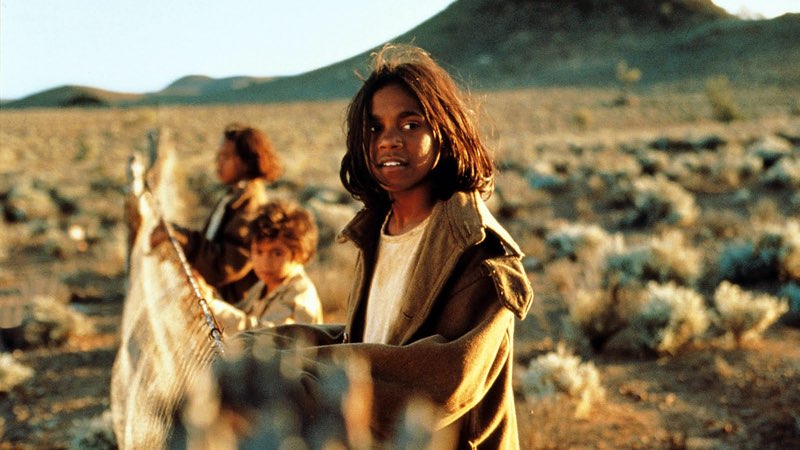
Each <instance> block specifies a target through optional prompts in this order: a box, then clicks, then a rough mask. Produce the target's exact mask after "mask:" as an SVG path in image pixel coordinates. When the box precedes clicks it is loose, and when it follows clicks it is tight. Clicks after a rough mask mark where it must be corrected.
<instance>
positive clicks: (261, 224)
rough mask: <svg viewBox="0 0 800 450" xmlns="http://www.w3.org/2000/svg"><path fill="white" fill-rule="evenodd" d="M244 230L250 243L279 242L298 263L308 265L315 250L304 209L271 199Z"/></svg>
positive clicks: (313, 230) (311, 225) (314, 233)
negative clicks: (290, 252) (290, 251)
mask: <svg viewBox="0 0 800 450" xmlns="http://www.w3.org/2000/svg"><path fill="white" fill-rule="evenodd" d="M248 231H249V238H250V242H251V243H253V242H258V241H262V240H276V239H278V240H280V241H281V242H283V243H284V244H285V245H286V246H287V247H289V248H290V249H291V250H292V253H293V254H294V259H295V260H296V261H299V262H300V263H302V264H306V263H307V262H309V261H310V260H311V258H312V257H314V254H315V253H316V250H317V236H318V232H317V225H316V223H315V222H314V218H313V217H312V215H311V213H310V212H308V210H306V209H304V208H303V207H301V206H300V205H298V204H296V203H294V202H290V201H288V200H274V201H271V202H269V203H267V204H266V205H264V206H262V207H261V208H260V209H259V210H258V215H257V216H256V218H255V219H253V220H252V221H251V222H250V224H249V227H248Z"/></svg>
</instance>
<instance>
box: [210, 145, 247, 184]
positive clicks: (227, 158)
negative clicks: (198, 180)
mask: <svg viewBox="0 0 800 450" xmlns="http://www.w3.org/2000/svg"><path fill="white" fill-rule="evenodd" d="M246 174H247V167H246V166H245V164H244V161H242V159H241V158H239V155H238V154H237V153H236V145H235V144H234V143H233V142H232V141H229V140H227V139H223V140H222V144H220V146H219V150H217V176H218V177H219V180H220V181H221V182H223V183H224V184H227V185H232V184H236V183H237V182H239V180H242V179H244V177H245V175H246Z"/></svg>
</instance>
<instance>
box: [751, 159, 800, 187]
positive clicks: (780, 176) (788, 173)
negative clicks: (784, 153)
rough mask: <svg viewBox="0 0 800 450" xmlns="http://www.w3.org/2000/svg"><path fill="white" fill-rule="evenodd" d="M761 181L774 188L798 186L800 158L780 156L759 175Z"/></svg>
mask: <svg viewBox="0 0 800 450" xmlns="http://www.w3.org/2000/svg"><path fill="white" fill-rule="evenodd" d="M761 182H762V183H764V184H765V185H767V186H772V187H776V188H797V187H800V160H798V159H796V158H792V157H788V158H781V159H780V160H779V161H778V162H776V163H775V164H774V165H773V166H772V167H770V168H769V169H768V170H767V171H766V172H764V174H763V175H762V176H761Z"/></svg>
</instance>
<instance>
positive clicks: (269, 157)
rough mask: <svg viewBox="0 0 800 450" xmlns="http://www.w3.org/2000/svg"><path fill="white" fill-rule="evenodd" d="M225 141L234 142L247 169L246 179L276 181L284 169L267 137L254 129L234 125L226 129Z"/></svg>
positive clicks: (237, 153) (237, 152)
mask: <svg viewBox="0 0 800 450" xmlns="http://www.w3.org/2000/svg"><path fill="white" fill-rule="evenodd" d="M223 136H224V138H225V140H227V141H230V142H233V145H234V148H235V149H236V155H238V156H239V159H241V160H242V162H244V164H245V166H246V167H247V170H248V172H247V174H246V175H245V178H247V179H253V178H265V179H266V180H267V181H270V182H271V181H275V180H277V179H278V177H280V175H281V172H282V171H283V167H282V166H281V163H280V160H279V159H278V155H277V154H276V153H275V149H274V148H273V147H272V142H270V140H269V138H267V135H265V134H264V133H263V132H262V131H261V130H258V129H256V128H253V127H249V126H245V125H241V124H238V123H232V124H230V125H228V126H226V127H225V131H224V133H223Z"/></svg>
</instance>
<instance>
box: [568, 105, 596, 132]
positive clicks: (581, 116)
mask: <svg viewBox="0 0 800 450" xmlns="http://www.w3.org/2000/svg"><path fill="white" fill-rule="evenodd" d="M572 122H573V123H574V124H575V125H577V126H578V127H579V128H589V127H591V126H592V125H594V114H592V110H591V109H589V108H587V107H585V106H582V107H580V108H578V109H576V110H575V111H574V112H573V113H572Z"/></svg>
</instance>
